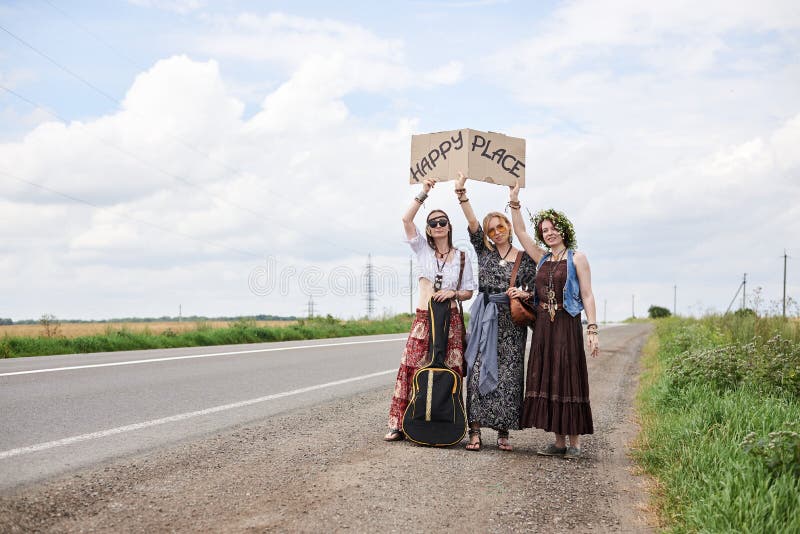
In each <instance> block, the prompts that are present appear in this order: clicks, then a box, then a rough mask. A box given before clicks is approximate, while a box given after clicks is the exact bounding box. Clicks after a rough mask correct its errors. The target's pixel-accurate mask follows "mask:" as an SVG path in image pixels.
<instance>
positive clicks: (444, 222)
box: [428, 217, 450, 228]
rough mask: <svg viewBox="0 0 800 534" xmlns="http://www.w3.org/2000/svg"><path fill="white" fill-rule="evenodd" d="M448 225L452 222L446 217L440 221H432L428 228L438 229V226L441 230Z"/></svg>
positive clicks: (429, 222)
mask: <svg viewBox="0 0 800 534" xmlns="http://www.w3.org/2000/svg"><path fill="white" fill-rule="evenodd" d="M448 224H450V221H448V220H447V219H446V218H444V217H442V218H440V219H431V220H430V221H428V226H430V227H431V228H436V227H437V226H438V227H440V228H444V227H445V226H447V225H448Z"/></svg>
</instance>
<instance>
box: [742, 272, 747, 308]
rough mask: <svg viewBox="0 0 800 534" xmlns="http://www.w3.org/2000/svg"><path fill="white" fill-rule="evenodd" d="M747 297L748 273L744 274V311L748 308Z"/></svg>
mask: <svg viewBox="0 0 800 534" xmlns="http://www.w3.org/2000/svg"><path fill="white" fill-rule="evenodd" d="M746 295H747V273H744V278H742V309H744V308H746V307H747V299H746V298H745V296H746Z"/></svg>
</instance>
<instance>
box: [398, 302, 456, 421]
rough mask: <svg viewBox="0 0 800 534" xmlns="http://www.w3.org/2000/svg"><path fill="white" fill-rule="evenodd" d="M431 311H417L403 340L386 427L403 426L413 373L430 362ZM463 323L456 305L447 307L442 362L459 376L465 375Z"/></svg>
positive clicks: (409, 399) (409, 398)
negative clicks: (444, 351)
mask: <svg viewBox="0 0 800 534" xmlns="http://www.w3.org/2000/svg"><path fill="white" fill-rule="evenodd" d="M429 332H430V314H429V313H428V310H419V309H418V310H417V316H416V318H415V319H414V322H413V323H412V324H411V333H410V334H409V335H408V341H406V348H405V350H404V351H403V357H402V359H401V360H400V369H399V370H398V371H397V380H396V381H395V384H394V395H393V396H392V404H391V406H390V407H389V428H396V429H399V428H400V427H402V426H403V414H404V413H405V411H406V407H407V406H408V403H409V402H410V401H411V384H412V382H413V379H414V373H415V372H416V371H417V369H419V368H420V367H423V366H425V365H427V364H429V363H430V361H431V359H430V357H429V352H430V334H429ZM463 334H464V324H463V323H462V322H461V314H460V313H459V312H458V308H450V333H449V335H448V337H447V357H446V358H445V364H447V366H448V367H449V368H450V369H452V370H453V371H455V372H456V373H457V374H458V375H459V376H462V377H463V376H464V344H463Z"/></svg>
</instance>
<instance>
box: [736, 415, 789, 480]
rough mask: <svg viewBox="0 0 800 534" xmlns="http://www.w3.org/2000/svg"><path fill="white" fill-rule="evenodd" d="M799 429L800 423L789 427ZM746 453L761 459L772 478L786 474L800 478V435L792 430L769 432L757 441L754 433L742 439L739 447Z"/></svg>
mask: <svg viewBox="0 0 800 534" xmlns="http://www.w3.org/2000/svg"><path fill="white" fill-rule="evenodd" d="M789 426H790V427H792V428H800V421H796V422H794V423H793V424H791V425H789ZM741 447H742V449H744V450H745V452H748V453H750V454H752V455H753V456H755V457H756V458H759V459H761V460H762V461H763V462H764V465H765V466H766V467H767V469H768V470H769V471H770V473H771V474H772V475H773V476H781V475H782V474H784V473H786V474H788V475H789V476H792V477H800V434H798V433H797V432H795V431H794V430H788V429H787V430H778V431H776V432H770V433H769V435H768V436H767V437H766V438H761V439H759V438H758V437H757V434H756V433H755V432H750V433H749V434H747V435H746V436H745V437H744V440H743V441H742V445H741Z"/></svg>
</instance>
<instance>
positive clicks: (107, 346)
mask: <svg viewBox="0 0 800 534" xmlns="http://www.w3.org/2000/svg"><path fill="white" fill-rule="evenodd" d="M412 319H413V317H412V316H411V315H409V314H401V315H397V316H395V317H392V318H388V319H381V320H369V321H368V320H354V321H342V320H339V319H336V318H333V317H330V316H329V317H322V318H314V319H307V320H301V321H298V322H297V323H294V324H291V325H289V326H280V327H260V326H257V325H256V323H255V321H248V320H239V321H236V322H233V323H230V325H229V326H228V327H227V328H211V327H209V326H208V325H207V324H206V325H204V324H202V323H198V325H197V328H196V329H195V330H191V331H188V332H181V333H175V332H170V331H169V330H168V331H165V332H161V333H151V332H147V331H145V332H131V331H128V330H124V329H123V330H118V331H116V332H111V331H109V332H107V333H105V334H103V335H94V336H83V337H76V338H72V339H67V338H59V337H10V336H9V337H4V338H0V358H15V357H21V356H44V355H50V354H77V353H87V352H112V351H120V350H140V349H160V348H173V347H199V346H209V345H235V344H240V343H261V342H266V341H292V340H300V339H321V338H331V337H346V336H363V335H371V334H393V333H403V332H408V330H409V329H410V328H411V322H412Z"/></svg>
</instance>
